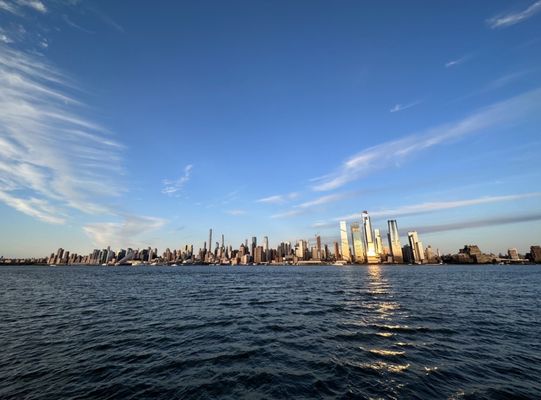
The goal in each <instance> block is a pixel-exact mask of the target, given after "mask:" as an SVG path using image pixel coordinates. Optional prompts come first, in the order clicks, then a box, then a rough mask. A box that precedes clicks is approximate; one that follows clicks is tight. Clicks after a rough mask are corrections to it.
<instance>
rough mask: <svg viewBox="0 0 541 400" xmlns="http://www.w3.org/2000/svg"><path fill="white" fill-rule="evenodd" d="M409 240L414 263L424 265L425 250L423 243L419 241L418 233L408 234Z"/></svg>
mask: <svg viewBox="0 0 541 400" xmlns="http://www.w3.org/2000/svg"><path fill="white" fill-rule="evenodd" d="M408 239H409V244H410V247H411V253H412V255H413V261H415V263H417V264H422V263H423V262H424V261H425V250H424V247H423V243H422V242H421V241H420V240H419V235H418V234H417V231H412V232H408Z"/></svg>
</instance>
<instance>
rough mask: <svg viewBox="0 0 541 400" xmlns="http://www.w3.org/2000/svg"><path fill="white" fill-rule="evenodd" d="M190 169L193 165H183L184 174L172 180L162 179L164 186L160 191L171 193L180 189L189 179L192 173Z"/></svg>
mask: <svg viewBox="0 0 541 400" xmlns="http://www.w3.org/2000/svg"><path fill="white" fill-rule="evenodd" d="M192 169H193V165H192V164H188V165H186V166H185V167H184V175H183V176H181V177H180V178H178V179H177V180H173V181H172V180H169V179H164V180H163V185H164V187H163V189H162V193H163V194H168V195H172V194H174V193H176V192H178V191H179V190H182V188H183V187H184V185H186V183H188V182H189V180H190V177H191V175H192Z"/></svg>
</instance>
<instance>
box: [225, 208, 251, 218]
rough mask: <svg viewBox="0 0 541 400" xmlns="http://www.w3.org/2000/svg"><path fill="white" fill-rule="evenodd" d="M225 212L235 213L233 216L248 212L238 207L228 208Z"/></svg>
mask: <svg viewBox="0 0 541 400" xmlns="http://www.w3.org/2000/svg"><path fill="white" fill-rule="evenodd" d="M225 213H226V214H229V215H233V216H239V215H244V214H246V211H245V210H238V209H237V210H227V211H226V212H225Z"/></svg>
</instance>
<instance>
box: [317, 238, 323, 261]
mask: <svg viewBox="0 0 541 400" xmlns="http://www.w3.org/2000/svg"><path fill="white" fill-rule="evenodd" d="M322 258H323V257H322V255H321V236H319V235H317V236H316V260H321V259H322Z"/></svg>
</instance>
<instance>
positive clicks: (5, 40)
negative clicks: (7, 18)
mask: <svg viewBox="0 0 541 400" xmlns="http://www.w3.org/2000/svg"><path fill="white" fill-rule="evenodd" d="M0 42H3V43H13V40H11V39H10V38H9V37H8V36H7V35H6V34H4V33H1V31H0Z"/></svg>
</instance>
